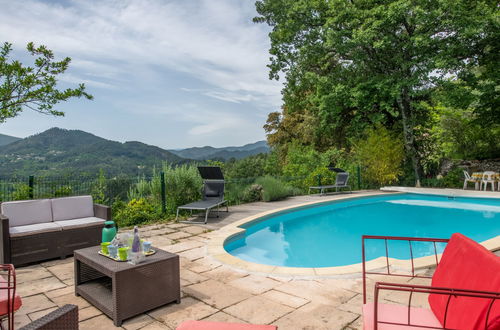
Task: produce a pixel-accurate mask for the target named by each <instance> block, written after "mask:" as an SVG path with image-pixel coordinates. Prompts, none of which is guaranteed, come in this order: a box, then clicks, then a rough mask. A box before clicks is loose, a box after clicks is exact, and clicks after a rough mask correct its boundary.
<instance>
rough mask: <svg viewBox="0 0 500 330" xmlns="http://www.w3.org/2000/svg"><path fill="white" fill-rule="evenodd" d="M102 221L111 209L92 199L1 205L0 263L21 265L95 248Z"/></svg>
mask: <svg viewBox="0 0 500 330" xmlns="http://www.w3.org/2000/svg"><path fill="white" fill-rule="evenodd" d="M106 220H111V208H110V207H108V206H104V205H99V204H94V203H93V200H92V196H75V197H63V198H54V199H37V200H26V201H12V202H4V203H1V205H0V249H1V251H0V263H10V264H14V265H15V266H17V265H23V264H27V263H31V262H36V261H41V260H46V259H52V258H57V257H65V256H69V255H72V254H73V251H74V250H76V249H81V248H85V247H89V246H95V245H99V244H100V242H101V231H102V228H103V226H104V222H105V221H106Z"/></svg>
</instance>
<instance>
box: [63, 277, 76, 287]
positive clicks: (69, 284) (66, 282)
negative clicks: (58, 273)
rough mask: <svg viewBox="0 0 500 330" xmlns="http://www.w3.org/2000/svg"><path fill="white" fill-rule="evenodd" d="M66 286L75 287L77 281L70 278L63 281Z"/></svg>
mask: <svg viewBox="0 0 500 330" xmlns="http://www.w3.org/2000/svg"><path fill="white" fill-rule="evenodd" d="M62 282H63V283H64V284H66V285H67V286H71V285H75V279H74V278H68V279H65V280H63V281H62Z"/></svg>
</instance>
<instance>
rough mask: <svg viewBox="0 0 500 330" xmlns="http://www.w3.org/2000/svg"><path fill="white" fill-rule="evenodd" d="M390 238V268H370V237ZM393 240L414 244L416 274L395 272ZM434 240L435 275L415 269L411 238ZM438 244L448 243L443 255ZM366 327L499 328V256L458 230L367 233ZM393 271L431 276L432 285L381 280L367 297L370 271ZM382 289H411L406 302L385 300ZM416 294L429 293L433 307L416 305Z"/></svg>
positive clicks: (367, 329) (384, 329) (406, 329)
mask: <svg viewBox="0 0 500 330" xmlns="http://www.w3.org/2000/svg"><path fill="white" fill-rule="evenodd" d="M367 240H382V241H385V248H386V256H385V257H386V267H385V268H384V271H379V272H377V271H366V265H365V263H366V251H365V242H366V241H367ZM388 241H407V242H408V243H409V244H408V246H409V252H410V262H411V268H412V270H411V275H406V274H401V273H397V274H395V273H394V272H393V271H391V268H390V266H389V253H388V245H387V242H388ZM415 242H430V243H431V244H432V245H433V246H434V255H435V260H436V270H435V272H434V275H433V276H425V275H418V274H416V273H415V264H414V257H413V252H412V243H413V244H414V245H415ZM436 243H447V245H446V248H445V250H444V252H443V254H442V256H441V260H438V253H437V249H436ZM362 249H363V250H362V252H363V329H364V330H396V329H402V330H403V329H404V330H414V329H415V330H416V329H446V330H451V329H459V330H499V329H500V257H497V256H496V255H495V254H493V253H492V252H490V251H488V250H487V249H486V248H484V247H483V246H482V245H480V244H478V243H476V242H474V241H473V240H471V239H469V238H467V237H465V236H463V235H462V234H458V233H457V234H453V235H452V236H451V238H450V239H449V240H448V239H435V238H412V237H389V236H363V238H362ZM370 274H376V275H386V276H387V275H390V276H404V277H412V278H430V279H432V284H431V285H430V286H424V285H413V284H408V283H406V284H397V283H384V282H377V283H376V284H375V291H374V301H373V302H370V303H367V302H366V275H370ZM382 291H395V292H407V293H408V304H407V305H406V306H402V305H393V304H385V303H380V302H379V298H380V293H381V292H382ZM415 294H428V301H429V305H430V307H431V308H430V309H426V308H417V307H412V305H411V303H412V297H413V296H414V295H415Z"/></svg>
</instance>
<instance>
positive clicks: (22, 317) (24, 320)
mask: <svg viewBox="0 0 500 330" xmlns="http://www.w3.org/2000/svg"><path fill="white" fill-rule="evenodd" d="M30 322H31V320H30V318H29V317H28V315H26V314H21V313H19V312H17V313H16V315H15V317H14V329H19V328H20V327H24V326H25V325H26V324H29V323H30Z"/></svg>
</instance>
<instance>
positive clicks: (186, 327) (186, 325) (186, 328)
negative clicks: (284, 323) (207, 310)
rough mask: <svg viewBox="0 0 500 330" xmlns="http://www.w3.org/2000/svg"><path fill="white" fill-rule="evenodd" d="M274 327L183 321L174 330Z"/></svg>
mask: <svg viewBox="0 0 500 330" xmlns="http://www.w3.org/2000/svg"><path fill="white" fill-rule="evenodd" d="M276 329H278V328H277V327H276V326H274V325H256V324H241V323H223V322H208V321H184V322H182V323H181V324H180V325H179V326H178V327H177V329H176V330H276Z"/></svg>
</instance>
